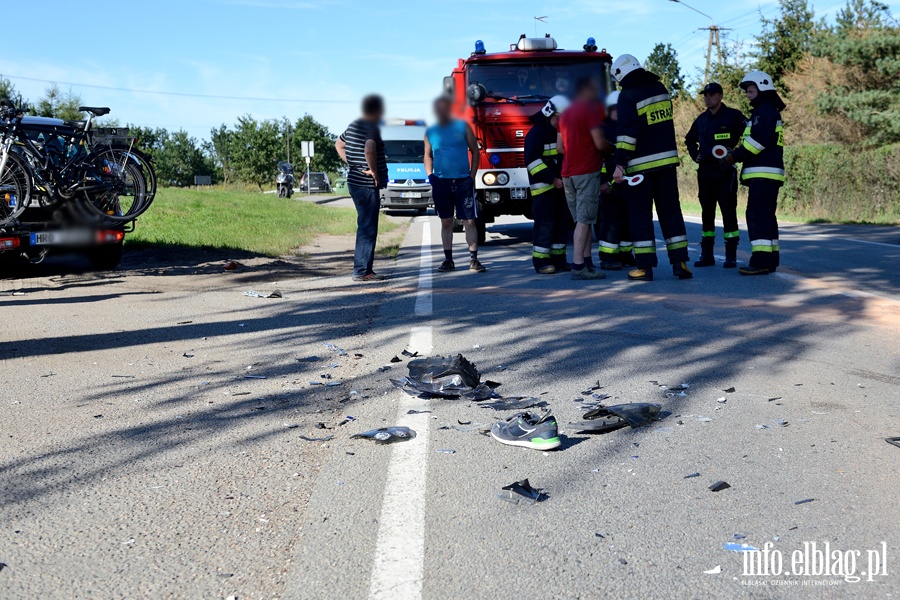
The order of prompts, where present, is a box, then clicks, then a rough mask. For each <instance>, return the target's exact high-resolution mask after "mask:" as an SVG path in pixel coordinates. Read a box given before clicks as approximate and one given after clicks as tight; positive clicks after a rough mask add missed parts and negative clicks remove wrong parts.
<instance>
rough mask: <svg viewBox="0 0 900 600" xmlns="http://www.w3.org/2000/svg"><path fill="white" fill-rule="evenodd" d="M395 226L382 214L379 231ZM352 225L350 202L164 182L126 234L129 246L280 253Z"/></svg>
mask: <svg viewBox="0 0 900 600" xmlns="http://www.w3.org/2000/svg"><path fill="white" fill-rule="evenodd" d="M396 227H397V224H396V223H391V222H389V221H387V220H386V219H385V218H384V216H383V215H382V217H381V222H380V224H379V232H389V231H392V230H393V229H395V228H396ZM355 231H356V211H355V210H353V209H352V208H337V207H330V206H320V205H317V204H313V203H311V202H305V201H302V200H295V199H292V200H283V199H279V198H276V197H274V196H273V195H271V194H259V193H252V192H243V191H237V190H222V189H217V188H211V189H207V190H199V191H198V190H188V189H176V188H165V189H161V190H160V191H159V193H158V194H157V196H156V199H155V200H154V201H153V206H152V207H150V210H148V211H147V212H146V213H145V214H144V215H142V216H141V217H140V219H138V222H137V227H136V229H135V231H134V232H133V233H131V234H129V235H128V236H127V238H126V239H127V243H128V244H129V245H134V246H141V245H144V246H155V245H170V246H188V247H195V248H218V249H222V250H243V251H246V252H252V253H254V254H262V255H265V256H283V255H285V254H288V253H289V252H290V251H291V250H293V249H295V248H297V247H299V246H302V245H304V244H308V243H309V242H311V241H312V240H313V239H314V238H315V237H316V236H318V235H323V234H329V235H346V234H351V233H353V232H355Z"/></svg>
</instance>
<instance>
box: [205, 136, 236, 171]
mask: <svg viewBox="0 0 900 600" xmlns="http://www.w3.org/2000/svg"><path fill="white" fill-rule="evenodd" d="M232 135H233V134H232V132H231V131H229V130H228V126H227V125H221V126H219V127H217V128H215V129H213V130H212V131H210V132H209V142H207V143H206V152H207V154H209V156H210V157H211V160H212V161H213V164H214V165H215V166H216V167H218V168H219V169H221V171H222V181H224V182H225V183H226V184H228V183H231V182H233V181H234V180H235V179H236V175H235V172H234V162H233V157H232V154H231V144H232V140H231V137H232Z"/></svg>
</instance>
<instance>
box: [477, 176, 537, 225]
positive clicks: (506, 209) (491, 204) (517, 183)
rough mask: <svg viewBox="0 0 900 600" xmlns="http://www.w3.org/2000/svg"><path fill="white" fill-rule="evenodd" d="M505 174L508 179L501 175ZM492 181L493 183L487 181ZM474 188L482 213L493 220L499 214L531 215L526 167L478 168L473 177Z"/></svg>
mask: <svg viewBox="0 0 900 600" xmlns="http://www.w3.org/2000/svg"><path fill="white" fill-rule="evenodd" d="M501 174H505V175H506V177H508V178H509V179H508V180H506V182H505V183H503V184H501V183H500V181H503V180H505V179H506V178H505V177H501ZM488 182H493V183H490V184H489V183H488ZM475 189H476V192H477V194H478V200H479V201H480V202H481V204H482V208H483V211H482V213H483V214H484V215H485V216H486V217H487V218H488V220H490V221H493V218H494V217H498V216H500V215H525V216H529V218H530V215H531V193H530V192H529V183H528V171H527V170H526V169H521V168H518V169H502V168H501V169H480V170H479V171H478V175H477V176H476V177H475Z"/></svg>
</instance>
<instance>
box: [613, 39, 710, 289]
mask: <svg viewBox="0 0 900 600" xmlns="http://www.w3.org/2000/svg"><path fill="white" fill-rule="evenodd" d="M611 71H612V75H613V77H615V78H616V81H618V82H619V85H620V86H621V88H622V91H621V93H620V94H619V103H618V112H619V120H618V123H617V127H616V129H617V131H616V133H617V137H616V152H615V156H614V157H613V159H614V162H615V163H616V169H615V172H614V173H613V179H614V180H615V182H616V184H618V185H622V192H623V193H624V197H625V202H626V204H627V205H628V225H629V230H630V232H631V236H630V237H631V241H632V243H633V244H634V259H635V262H636V263H637V268H636V269H634V270H632V271H630V272H629V273H628V278H629V279H632V280H635V281H653V268H654V267H656V266H657V263H658V261H657V258H656V233H655V231H654V228H653V205H654V203H655V204H656V213H657V215H658V216H659V225H660V228H661V229H662V233H663V237H664V238H665V241H666V250H667V251H668V254H669V262H670V263H671V264H672V273H673V274H674V275H675V276H676V277H677V278H679V279H690V278H691V277H693V273H691V270H690V269H689V268H688V266H687V260H688V250H687V247H688V240H687V231H686V230H685V227H684V216H683V215H682V214H681V204H680V203H679V200H678V181H677V177H676V172H675V168H676V167H677V166H678V164H679V161H678V145H677V143H676V141H675V125H674V123H673V121H672V100H671V98H670V97H669V92H668V91H667V90H666V86H664V85H663V84H662V83H661V82H660V81H659V77H657V76H656V75H654V74H653V73H650V72H649V71H646V70H644V69H643V68H642V67H641V63H640V62H638V60H637V59H636V58H635V57H634V56H631V55H630V54H623V55H622V56H619V57H618V58H616V60H615V61H613V64H612V68H611ZM626 174H627V175H629V176H631V175H643V176H644V179H643V181H642V182H641V183H639V184H638V185H634V186H631V185H627V184H625V175H626Z"/></svg>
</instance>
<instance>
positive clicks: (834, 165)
mask: <svg viewBox="0 0 900 600" xmlns="http://www.w3.org/2000/svg"><path fill="white" fill-rule="evenodd" d="M784 162H785V171H786V172H787V183H786V184H785V186H784V188H782V191H781V194H780V197H779V204H780V209H779V212H781V210H784V211H785V212H788V213H791V214H795V215H802V216H803V217H805V218H806V219H821V220H826V221H835V222H864V223H865V222H868V223H898V222H900V144H895V145H892V146H885V147H882V148H877V149H873V150H861V149H860V148H858V147H852V146H844V145H839V144H821V145H814V146H792V147H788V148H785V152H784Z"/></svg>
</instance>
